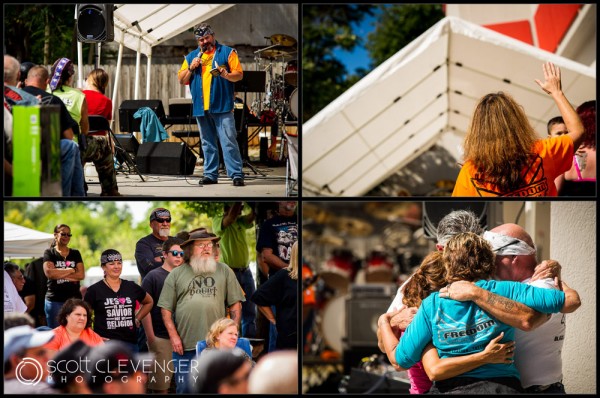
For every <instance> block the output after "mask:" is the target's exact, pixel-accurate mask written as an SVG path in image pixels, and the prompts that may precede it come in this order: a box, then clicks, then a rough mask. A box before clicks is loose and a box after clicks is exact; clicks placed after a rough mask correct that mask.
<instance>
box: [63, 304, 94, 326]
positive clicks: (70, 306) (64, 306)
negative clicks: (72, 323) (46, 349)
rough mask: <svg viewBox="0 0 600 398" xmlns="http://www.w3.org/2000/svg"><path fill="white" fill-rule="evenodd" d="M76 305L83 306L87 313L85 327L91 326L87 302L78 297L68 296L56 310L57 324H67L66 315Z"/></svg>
mask: <svg viewBox="0 0 600 398" xmlns="http://www.w3.org/2000/svg"><path fill="white" fill-rule="evenodd" d="M77 307H83V308H84V309H85V312H86V313H87V321H86V323H85V327H86V329H87V328H89V327H92V309H91V307H90V305H89V304H88V303H87V302H85V301H83V300H81V299H78V298H70V299H68V300H67V301H65V303H64V304H63V306H62V307H61V309H60V311H59V312H58V324H59V325H61V326H67V316H68V315H69V314H70V313H71V312H73V311H75V308H77Z"/></svg>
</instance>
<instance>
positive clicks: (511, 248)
mask: <svg viewBox="0 0 600 398" xmlns="http://www.w3.org/2000/svg"><path fill="white" fill-rule="evenodd" d="M483 238H484V239H485V240H487V241H488V243H489V244H490V246H492V251H493V252H494V254H496V255H497V256H530V255H532V254H535V248H534V247H531V246H529V245H528V244H527V243H525V242H524V241H522V240H521V239H517V238H513V237H510V236H506V235H502V234H498V233H496V232H490V231H485V232H484V233H483Z"/></svg>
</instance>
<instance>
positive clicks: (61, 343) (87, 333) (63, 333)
mask: <svg viewBox="0 0 600 398" xmlns="http://www.w3.org/2000/svg"><path fill="white" fill-rule="evenodd" d="M53 330H54V338H53V339H52V340H50V341H49V342H48V343H46V344H45V345H44V348H47V349H49V350H55V351H59V350H62V349H63V348H65V347H67V346H69V345H71V343H72V341H71V339H69V335H68V334H67V329H66V328H65V327H64V326H59V327H57V328H54V329H53ZM79 340H82V341H83V342H84V343H86V344H87V345H89V346H90V347H94V346H97V345H100V344H104V339H102V337H101V336H100V335H99V334H98V333H96V332H94V331H93V330H92V328H85V329H84V330H83V332H82V333H81V335H79Z"/></svg>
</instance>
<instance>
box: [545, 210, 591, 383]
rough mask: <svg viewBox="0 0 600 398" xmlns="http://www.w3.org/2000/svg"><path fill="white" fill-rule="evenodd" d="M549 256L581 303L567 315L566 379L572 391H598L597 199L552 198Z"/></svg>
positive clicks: (563, 355) (565, 345)
mask: <svg viewBox="0 0 600 398" xmlns="http://www.w3.org/2000/svg"><path fill="white" fill-rule="evenodd" d="M550 224H551V245H550V247H551V248H550V257H551V258H552V259H555V260H557V261H559V262H560V263H561V265H562V278H563V279H564V280H565V281H566V282H567V283H568V284H569V286H570V287H572V288H574V289H575V290H577V292H578V293H579V295H580V297H581V302H582V305H581V307H580V308H579V309H578V310H577V311H576V312H574V313H572V314H569V315H567V332H566V335H565V342H564V345H563V352H562V358H563V383H564V384H565V388H566V391H567V393H569V394H596V341H597V337H596V290H597V289H596V202H552V204H551V217H550Z"/></svg>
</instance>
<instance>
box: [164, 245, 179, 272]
mask: <svg viewBox="0 0 600 398" xmlns="http://www.w3.org/2000/svg"><path fill="white" fill-rule="evenodd" d="M173 253H175V254H173ZM163 255H164V256H165V262H166V263H168V264H169V265H170V266H171V267H179V266H180V265H181V264H182V263H183V249H182V248H181V246H179V245H173V246H171V248H170V249H169V251H167V252H163Z"/></svg>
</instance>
